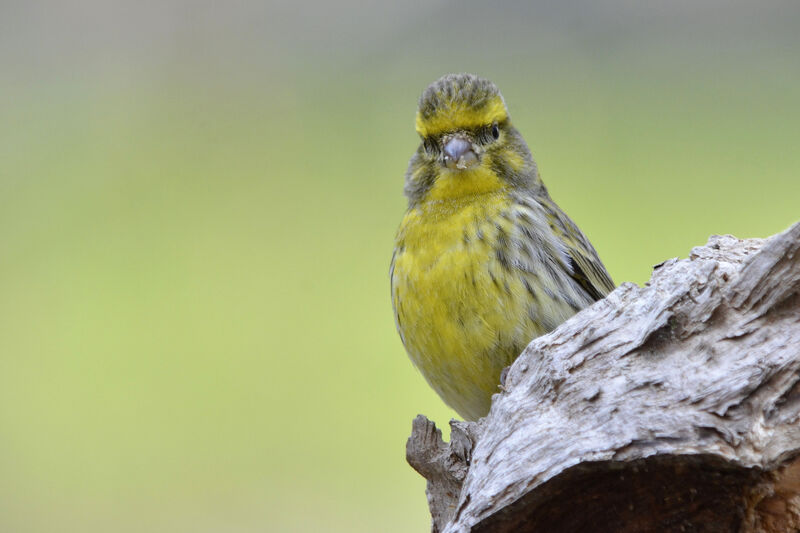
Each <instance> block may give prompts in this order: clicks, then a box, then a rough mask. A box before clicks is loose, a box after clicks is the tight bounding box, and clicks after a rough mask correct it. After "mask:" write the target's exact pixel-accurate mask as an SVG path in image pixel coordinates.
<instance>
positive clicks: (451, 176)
mask: <svg viewBox="0 0 800 533" xmlns="http://www.w3.org/2000/svg"><path fill="white" fill-rule="evenodd" d="M416 129H417V133H418V134H419V136H420V137H421V139H422V142H421V143H420V146H419V148H418V149H417V151H416V153H415V154H414V156H413V157H412V158H411V161H410V162H409V168H408V172H407V173H406V187H405V190H406V195H407V196H408V198H409V201H410V202H411V203H412V204H414V203H418V202H421V201H424V200H426V199H430V200H444V199H452V198H458V197H463V196H467V195H475V194H484V193H488V192H495V191H498V190H500V189H503V188H510V187H532V186H535V185H536V184H537V183H538V176H537V172H536V165H535V163H534V162H533V159H532V158H531V154H530V151H529V150H528V147H527V145H526V144H525V141H524V139H523V138H522V136H521V135H520V134H519V132H518V131H517V130H516V129H515V128H514V127H513V126H512V125H511V120H510V119H509V116H508V109H507V108H506V105H505V102H504V100H503V96H502V95H501V94H500V91H499V90H498V89H497V86H496V85H495V84H494V83H492V82H491V81H489V80H486V79H483V78H479V77H477V76H475V75H473V74H448V75H446V76H443V77H442V78H440V79H438V80H436V81H435V82H433V83H432V84H431V85H430V86H428V88H427V89H425V91H424V92H423V93H422V96H421V97H420V99H419V108H418V110H417V119H416Z"/></svg>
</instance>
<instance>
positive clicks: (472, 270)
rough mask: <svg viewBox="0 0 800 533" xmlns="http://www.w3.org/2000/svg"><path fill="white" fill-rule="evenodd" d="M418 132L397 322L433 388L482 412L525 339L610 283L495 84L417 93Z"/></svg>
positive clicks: (394, 268) (408, 184) (477, 80)
mask: <svg viewBox="0 0 800 533" xmlns="http://www.w3.org/2000/svg"><path fill="white" fill-rule="evenodd" d="M416 131H417V133H418V134H419V137H420V144H419V146H418V148H417V150H416V151H415V152H414V154H413V155H412V156H411V159H410V161H409V164H408V169H407V171H406V174H405V185H404V193H405V196H406V197H407V200H408V207H407V210H406V212H405V214H404V215H403V218H402V221H401V223H400V226H399V228H398V230H397V234H396V237H395V243H394V251H393V254H392V260H391V266H390V272H389V277H390V281H391V293H392V307H393V310H394V318H395V325H396V327H397V331H398V332H399V334H400V338H401V340H402V343H403V345H404V347H405V349H406V352H407V353H408V355H409V357H410V359H411V361H412V362H413V364H414V365H415V366H416V367H417V368H418V369H419V371H420V372H421V373H422V375H423V377H424V378H425V380H426V381H427V382H428V384H429V385H430V386H431V387H432V388H433V390H434V391H436V393H437V394H438V395H439V396H440V397H441V398H442V400H444V402H445V403H446V404H447V405H449V406H450V407H451V408H452V409H454V410H455V411H456V412H457V413H458V414H459V415H460V416H461V417H462V418H464V419H465V420H477V419H479V418H481V417H484V416H486V415H487V414H488V412H489V409H490V407H491V401H492V395H493V394H495V393H497V392H500V388H499V386H500V379H501V372H503V369H504V368H506V367H508V366H509V365H511V363H512V362H513V361H514V360H515V359H516V358H517V357H518V356H519V354H520V353H521V352H522V351H523V350H524V348H525V347H526V346H527V345H528V344H529V343H530V341H532V340H533V339H534V338H536V337H538V336H540V335H543V334H545V333H547V332H549V331H551V330H553V329H555V328H556V327H557V326H558V325H559V324H561V323H562V322H564V321H565V320H567V319H568V318H570V317H571V316H572V315H574V314H575V313H577V312H578V311H580V310H581V309H583V308H585V307H587V306H589V305H591V304H592V303H594V302H596V301H598V300H600V299H602V298H604V297H605V296H606V295H607V294H608V293H609V292H611V291H612V290H613V289H614V282H613V281H612V279H611V276H610V275H609V273H608V271H607V270H606V268H605V266H603V263H602V262H601V261H600V258H599V257H598V255H597V252H596V251H595V249H594V247H593V246H592V245H591V243H590V242H589V240H588V239H587V238H586V236H585V235H584V234H583V233H582V232H581V230H580V229H579V228H578V226H577V225H576V224H575V223H574V222H573V221H572V220H571V219H570V218H569V217H568V216H567V215H566V214H565V213H564V212H563V211H562V210H561V209H560V208H559V207H558V205H556V203H555V202H554V201H553V200H552V199H551V198H550V195H549V194H548V192H547V189H546V188H545V186H544V183H543V182H542V180H541V178H540V176H539V172H538V169H537V165H536V163H535V162H534V160H533V157H532V155H531V152H530V150H529V148H528V145H527V144H526V142H525V140H524V139H523V137H522V135H521V134H520V132H519V131H518V130H517V129H516V128H515V127H514V126H513V125H512V123H511V119H510V116H509V113H508V108H507V106H506V103H505V100H504V99H503V96H502V95H501V94H500V91H499V89H498V88H497V86H496V85H495V84H494V83H492V82H491V81H489V80H487V79H485V78H481V77H478V76H476V75H473V74H448V75H445V76H443V77H441V78H440V79H438V80H436V81H435V82H433V83H432V84H430V85H429V86H428V87H427V88H426V89H425V90H424V91H423V93H422V95H421V96H420V98H419V105H418V109H417V113H416Z"/></svg>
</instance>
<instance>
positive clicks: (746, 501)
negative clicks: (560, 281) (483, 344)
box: [407, 223, 800, 533]
mask: <svg viewBox="0 0 800 533" xmlns="http://www.w3.org/2000/svg"><path fill="white" fill-rule="evenodd" d="M501 389H502V391H501V392H500V393H498V394H497V395H495V397H494V398H493V402H492V409H491V411H490V413H489V414H488V416H487V417H486V418H484V419H481V420H480V421H479V422H456V421H452V422H451V427H452V431H451V439H450V442H449V443H444V442H443V441H442V438H441V433H440V432H439V430H438V429H437V428H436V426H435V425H434V424H433V423H432V422H430V421H429V420H428V419H427V418H425V417H424V416H422V415H420V416H418V417H417V418H416V419H415V420H414V423H413V428H412V435H411V437H410V438H409V441H408V444H407V458H408V462H409V463H410V464H411V465H412V466H413V467H414V468H415V469H416V470H417V471H418V472H420V473H421V474H422V475H423V476H424V477H425V478H426V479H427V480H428V484H427V487H428V488H427V491H426V492H427V495H428V501H429V506H430V510H431V515H432V529H433V531H434V532H448V533H454V532H467V531H469V532H507V531H523V532H524V531H536V532H539V531H546V532H554V531H575V532H578V531H581V532H583V531H597V532H605V531H608V532H611V531H614V532H647V531H653V532H664V531H667V532H669V531H710V532H716V531H719V532H784V531H787V532H788V531H800V223H798V224H796V225H794V226H793V227H791V228H789V229H788V230H786V231H785V232H783V233H781V234H778V235H775V236H773V237H771V238H769V239H747V240H740V239H736V238H734V237H732V236H729V235H728V236H713V237H711V238H710V239H709V241H708V243H707V244H706V245H705V246H702V247H697V248H695V249H693V250H692V252H691V254H690V255H689V257H688V258H687V259H684V260H678V259H670V260H668V261H665V262H664V263H662V264H660V265H657V266H656V267H654V272H653V275H652V278H651V280H650V282H649V283H647V284H646V285H645V286H644V287H638V286H636V285H634V284H632V283H624V284H622V285H621V286H620V287H618V288H617V289H616V290H615V291H614V292H612V293H611V294H610V295H609V296H608V297H607V298H605V299H604V300H601V301H599V302H597V303H596V304H594V305H593V306H591V307H589V308H587V309H585V310H583V311H582V312H580V313H578V314H577V315H575V316H574V317H573V318H571V319H570V320H568V321H567V322H565V323H564V324H562V325H561V326H560V327H558V328H557V329H556V330H554V331H552V332H551V333H549V334H547V335H544V336H542V337H539V338H537V339H535V340H534V341H533V342H531V344H530V345H529V346H528V347H527V348H526V349H525V351H524V352H523V353H522V355H521V356H520V357H519V358H518V359H517V360H516V361H515V362H514V364H513V365H512V366H511V367H510V368H509V369H508V371H507V373H506V374H505V376H504V381H503V383H502V384H501Z"/></svg>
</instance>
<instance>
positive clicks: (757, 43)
mask: <svg viewBox="0 0 800 533" xmlns="http://www.w3.org/2000/svg"><path fill="white" fill-rule="evenodd" d="M640 4H641V3H638V2H633V1H630V0H614V1H608V2H590V1H588V0H581V1H576V2H562V3H555V2H553V3H549V2H535V3H532V4H529V3H527V2H510V3H506V4H494V3H489V2H481V1H475V0H470V1H466V2H457V1H450V2H448V1H443V0H434V1H431V2H422V1H419V0H415V1H413V2H407V3H404V4H402V5H395V4H388V3H387V4H380V3H369V2H356V1H353V0H346V1H345V2H344V3H336V4H333V3H331V4H329V3H326V2H321V1H318V0H317V1H314V0H312V1H307V2H302V3H298V4H295V3H292V2H288V1H284V2H274V3H267V4H264V3H260V2H256V1H247V0H243V1H242V0H240V1H233V2H212V1H210V0H205V1H197V2H190V1H188V0H183V1H172V2H166V3H164V2H158V1H145V2H135V3H134V2H123V1H120V0H112V1H100V0H82V1H72V2H51V3H40V2H22V1H19V2H13V1H12V2H10V3H9V2H8V1H7V0H6V1H3V2H2V3H0V67H2V68H0V294H2V299H0V531H3V532H6V531H8V532H50V531H69V532H72V531H80V532H93V531H98V532H100V531H119V532H128V531H130V532H141V531H159V532H160V531H169V532H184V531H185V532H189V531H191V532H219V531H225V532H230V531H234V532H250V531H253V532H255V531H335V532H339V531H341V532H362V531H363V532H367V531H387V532H392V531H397V532H401V531H425V530H427V528H428V523H429V518H428V515H427V508H426V502H425V496H424V481H423V480H422V479H421V478H420V477H419V476H417V474H415V473H414V472H413V471H412V470H411V469H410V468H409V467H408V466H407V465H406V464H405V460H404V445H405V439H406V437H407V435H408V433H409V431H410V427H411V419H412V418H413V417H414V416H415V415H416V414H417V413H425V414H427V415H428V416H430V417H431V418H433V419H435V420H437V421H438V422H439V423H440V425H441V424H445V423H446V421H447V420H448V419H449V418H450V417H451V416H453V415H454V413H452V412H451V411H449V410H448V409H447V408H446V407H444V405H443V404H442V403H441V401H440V400H439V399H438V398H437V397H436V396H435V395H434V394H433V393H432V392H431V391H430V390H429V389H428V388H427V386H426V385H425V383H424V381H423V379H422V378H421V376H420V375H419V374H418V373H417V372H416V371H415V370H414V369H413V367H412V365H411V363H410V362H409V361H408V360H407V358H406V356H405V353H404V351H403V348H402V346H401V344H400V341H399V339H398V337H397V335H396V333H395V331H394V323H393V319H392V313H391V305H390V300H389V288H388V279H387V271H388V265H389V258H390V256H391V252H392V241H393V237H394V231H395V229H396V227H397V224H398V222H399V220H400V217H401V215H402V212H403V210H404V206H405V202H404V198H403V196H402V180H403V173H404V171H405V168H406V164H407V161H408V157H409V156H410V155H411V153H412V151H413V150H414V149H415V147H416V144H417V142H418V140H417V137H416V134H415V133H414V131H413V118H414V111H415V104H416V99H417V97H418V95H419V93H420V92H421V91H422V90H423V89H424V87H425V86H426V85H427V84H428V83H429V82H431V81H433V80H434V79H436V78H437V77H439V76H440V75H442V74H444V73H447V72H459V71H471V72H475V73H478V74H481V75H484V76H486V77H489V78H491V79H493V80H494V81H495V82H496V83H497V84H498V85H499V86H500V88H501V90H502V91H503V93H504V95H505V97H506V100H507V102H508V103H509V106H510V110H511V113H512V117H513V119H514V121H515V123H516V125H517V126H518V128H519V129H520V130H521V131H522V132H523V134H524V135H525V136H526V138H527V140H528V142H529V144H530V146H531V149H532V151H533V153H534V156H535V157H536V159H537V161H538V163H539V166H540V169H541V172H542V175H543V178H544V180H545V182H546V183H547V185H548V186H549V188H550V191H551V193H552V195H553V196H554V197H555V199H556V200H557V201H558V202H559V203H560V204H561V206H562V207H563V208H564V209H565V210H566V211H567V212H568V213H569V214H570V216H572V217H573V218H574V219H575V220H576V221H577V222H578V224H579V225H580V226H581V227H582V228H583V229H584V231H585V232H586V233H587V234H588V235H589V237H590V238H591V239H592V241H593V243H594V244H595V246H596V248H597V249H598V250H599V252H600V255H601V257H602V258H603V260H604V261H605V263H606V265H607V266H608V268H609V270H610V271H611V273H612V275H613V276H614V278H615V280H616V281H617V282H622V281H634V282H637V283H643V282H645V281H646V280H647V279H648V277H649V274H650V270H651V266H652V265H654V264H656V263H659V262H661V261H662V260H664V259H666V258H669V257H673V256H683V257H685V256H686V255H687V254H688V252H689V250H690V249H691V247H692V246H695V245H699V244H702V243H704V242H705V240H706V238H707V237H708V235H709V234H712V233H732V234H735V235H737V236H740V237H754V236H767V235H770V234H773V233H776V232H778V231H781V230H783V229H784V228H786V227H787V226H788V225H789V224H791V223H793V222H795V221H797V220H798V218H800V205H799V204H800V179H798V178H800V150H798V142H799V141H800V101H799V97H798V95H799V94H800V59H798V58H800V37H799V36H798V35H799V34H800V32H798V31H797V28H798V27H800V5H798V4H797V2H793V1H788V0H787V1H784V2H760V3H759V2H745V1H739V2H732V1H722V0H714V1H703V2H695V1H688V0H682V1H677V2H669V3H648V6H647V7H644V6H643V5H640Z"/></svg>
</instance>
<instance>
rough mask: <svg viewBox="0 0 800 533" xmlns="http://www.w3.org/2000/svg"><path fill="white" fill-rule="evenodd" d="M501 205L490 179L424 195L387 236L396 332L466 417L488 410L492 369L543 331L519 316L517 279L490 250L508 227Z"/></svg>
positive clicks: (523, 299)
mask: <svg viewBox="0 0 800 533" xmlns="http://www.w3.org/2000/svg"><path fill="white" fill-rule="evenodd" d="M442 185H444V186H447V187H457V186H459V184H458V183H444V184H442ZM450 192H452V191H450ZM510 204H511V201H510V198H509V196H508V194H507V192H506V191H505V190H504V189H497V188H496V187H495V190H493V191H491V192H482V193H478V194H474V193H473V194H464V195H460V196H459V195H456V196H455V197H454V196H453V195H450V196H449V198H448V199H446V200H433V201H426V202H423V203H422V204H420V205H418V206H416V207H413V208H411V209H409V211H408V212H407V213H406V215H405V217H404V219H403V222H402V224H401V226H400V229H399V231H398V235H397V242H396V248H395V255H394V258H393V263H392V276H391V277H392V300H393V303H394V308H395V317H396V320H397V327H398V330H399V331H400V335H401V338H402V339H403V343H404V344H405V346H406V350H407V351H408V353H409V356H410V357H411V359H412V361H413V362H414V364H415V365H416V366H417V367H418V368H419V369H420V371H421V372H422V374H423V375H424V376H425V378H426V380H427V381H428V383H429V384H430V385H431V387H433V389H434V390H436V391H437V392H438V393H439V395H440V396H441V397H442V398H443V399H444V401H445V402H446V403H447V404H448V405H450V406H451V407H453V408H454V409H455V410H456V411H458V413H459V414H461V415H462V416H463V417H465V418H468V419H476V418H479V417H481V416H484V415H485V414H486V413H487V412H488V409H489V405H490V402H491V395H492V394H493V393H495V392H498V384H499V380H500V377H499V376H500V372H501V370H502V369H503V368H504V367H506V366H508V365H509V364H510V363H511V362H512V361H513V360H514V358H515V357H516V356H517V355H519V353H520V352H521V351H522V349H524V347H525V345H526V344H527V343H528V342H529V341H530V340H531V339H533V338H534V337H535V336H537V335H539V334H541V333H543V331H540V330H539V329H537V325H536V324H535V323H534V322H532V321H531V320H530V319H529V318H528V312H527V311H528V305H529V296H528V293H527V292H526V289H525V287H524V285H523V282H522V280H521V279H519V278H518V277H516V276H514V275H513V273H510V272H509V271H508V270H507V269H506V268H504V267H503V266H502V265H501V264H500V263H499V261H498V258H497V256H496V253H495V252H496V248H497V246H501V245H503V244H502V242H501V241H502V238H498V236H499V235H502V234H505V235H506V236H508V235H511V234H512V233H513V228H512V227H510V225H511V222H510V220H509V219H508V218H507V217H503V216H502V214H503V213H504V212H506V211H507V210H508V209H509V206H510ZM505 245H506V246H507V245H508V243H507V241H506V244H505Z"/></svg>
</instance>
